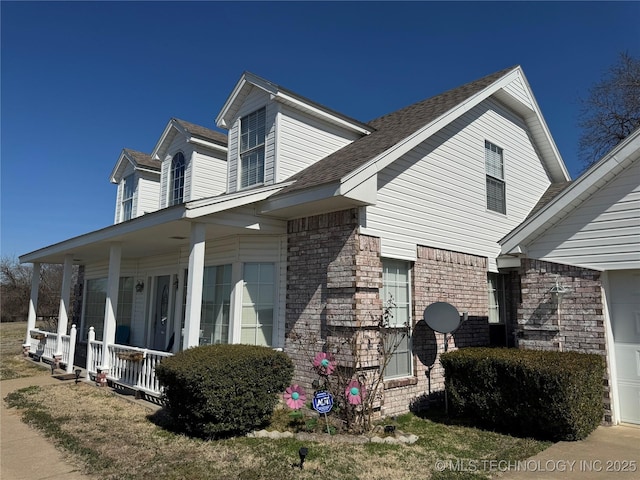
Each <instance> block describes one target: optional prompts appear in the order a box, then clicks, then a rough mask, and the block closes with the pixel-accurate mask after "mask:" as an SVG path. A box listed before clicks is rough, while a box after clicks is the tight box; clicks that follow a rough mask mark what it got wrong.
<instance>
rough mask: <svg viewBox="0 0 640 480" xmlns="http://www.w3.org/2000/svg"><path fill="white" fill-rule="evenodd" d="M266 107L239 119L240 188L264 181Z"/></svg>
mask: <svg viewBox="0 0 640 480" xmlns="http://www.w3.org/2000/svg"><path fill="white" fill-rule="evenodd" d="M265 122H266V108H261V109H260V110H256V111H255V112H253V113H250V114H249V115H247V116H245V117H242V118H241V119H240V188H246V187H250V186H252V185H258V184H261V183H263V182H264V142H265Z"/></svg>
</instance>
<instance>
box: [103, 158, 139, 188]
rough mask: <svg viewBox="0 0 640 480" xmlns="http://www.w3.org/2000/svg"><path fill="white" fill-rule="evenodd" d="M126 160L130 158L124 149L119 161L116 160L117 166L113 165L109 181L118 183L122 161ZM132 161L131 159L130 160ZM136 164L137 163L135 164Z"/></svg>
mask: <svg viewBox="0 0 640 480" xmlns="http://www.w3.org/2000/svg"><path fill="white" fill-rule="evenodd" d="M125 160H129V159H128V157H127V155H126V154H125V153H124V150H123V151H122V152H120V156H119V157H118V161H117V162H116V165H115V167H113V170H112V171H111V175H110V176H109V179H110V180H109V181H110V182H111V183H116V184H117V183H118V181H119V180H118V179H117V176H118V171H119V170H120V167H121V166H122V162H124V161H125ZM129 161H130V162H131V160H129ZM134 166H135V165H134Z"/></svg>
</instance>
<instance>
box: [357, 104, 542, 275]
mask: <svg viewBox="0 0 640 480" xmlns="http://www.w3.org/2000/svg"><path fill="white" fill-rule="evenodd" d="M487 138H488V139H489V140H490V141H491V142H492V143H493V142H495V143H496V144H498V145H501V146H502V148H504V149H505V151H508V152H509V158H510V159H513V160H510V161H509V162H508V163H507V164H505V167H504V176H505V182H506V184H507V185H509V209H508V214H507V215H498V214H496V213H495V212H491V211H488V210H487V205H486V203H487V200H486V182H485V175H486V174H485V156H484V148H483V146H484V141H485V139H487ZM549 184H550V182H549V179H548V177H547V175H546V172H545V170H544V168H543V165H542V163H541V161H540V159H539V158H538V156H537V154H536V150H535V148H534V146H533V145H532V144H531V141H530V139H529V136H528V134H527V129H526V126H525V125H524V122H523V121H522V120H521V119H520V118H519V117H518V116H516V115H514V114H512V113H511V112H510V111H508V110H507V109H506V108H504V107H503V106H502V105H500V104H499V103H497V102H495V101H492V100H485V101H484V102H482V103H480V104H479V105H477V106H476V107H474V108H472V109H471V110H469V111H468V112H466V113H465V114H464V115H462V116H461V117H459V118H458V119H457V120H455V121H454V122H452V123H451V124H449V125H447V126H446V127H445V128H443V129H442V130H440V131H439V132H438V133H436V134H434V135H433V136H432V137H430V138H429V139H428V140H427V141H425V142H423V143H422V144H421V145H419V146H418V147H416V148H414V149H413V150H412V151H410V152H409V153H407V154H405V155H403V156H402V157H401V158H399V159H398V160H396V161H395V162H394V163H392V164H391V165H389V166H388V167H387V168H385V169H383V170H382V171H381V172H380V173H379V174H378V201H377V203H376V205H374V206H370V207H366V228H365V229H364V230H363V233H366V234H369V235H373V236H378V237H380V238H381V250H382V255H383V256H385V257H393V258H404V259H408V260H414V259H415V256H416V245H428V246H431V247H434V248H441V249H444V250H452V251H456V252H463V253H470V254H473V255H478V256H483V257H487V258H488V259H489V269H490V270H491V271H497V265H496V260H495V259H496V257H497V256H498V254H499V253H500V246H499V245H498V243H497V242H498V240H499V239H501V238H502V237H503V236H504V235H506V234H507V233H509V232H510V231H511V230H512V229H513V228H515V227H516V226H517V225H519V224H520V222H522V220H524V218H525V217H526V216H527V215H528V214H529V212H530V211H531V209H532V208H533V206H534V205H535V204H536V203H537V202H538V199H539V198H540V197H541V196H542V194H543V193H544V192H545V191H546V189H547V187H548V186H549Z"/></svg>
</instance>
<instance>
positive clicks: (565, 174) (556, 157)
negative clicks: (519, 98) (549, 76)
mask: <svg viewBox="0 0 640 480" xmlns="http://www.w3.org/2000/svg"><path fill="white" fill-rule="evenodd" d="M518 73H519V75H520V78H521V80H522V83H523V84H524V86H525V87H526V89H527V93H528V94H529V98H530V100H531V103H532V104H533V107H534V110H535V117H534V120H533V121H535V122H536V123H538V125H539V126H540V128H541V129H542V131H543V133H544V137H545V138H544V139H545V141H546V142H547V143H548V145H549V148H551V150H552V152H553V158H552V159H545V163H548V162H549V160H552V161H554V162H555V163H556V165H557V169H559V170H560V172H561V174H562V177H561V178H554V180H555V181H556V182H560V181H565V182H566V181H569V180H571V175H569V171H568V170H567V166H566V165H565V164H564V160H562V156H561V155H560V151H559V150H558V146H557V145H556V142H555V141H554V140H553V137H552V136H551V132H550V130H549V127H548V126H547V122H546V121H545V120H544V117H543V116H542V111H541V110H540V105H538V101H537V100H536V97H535V95H534V94H533V90H532V89H531V85H529V81H528V80H527V77H526V76H525V75H524V72H523V71H522V69H521V68H519V67H518ZM547 167H549V166H547ZM557 169H555V170H557ZM553 170H554V169H551V171H552V172H553Z"/></svg>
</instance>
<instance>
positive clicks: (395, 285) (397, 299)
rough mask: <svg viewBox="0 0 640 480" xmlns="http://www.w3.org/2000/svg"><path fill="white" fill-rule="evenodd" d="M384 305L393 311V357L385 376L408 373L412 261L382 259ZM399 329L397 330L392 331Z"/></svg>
mask: <svg viewBox="0 0 640 480" xmlns="http://www.w3.org/2000/svg"><path fill="white" fill-rule="evenodd" d="M380 296H381V300H382V302H383V306H384V307H387V308H388V309H389V311H390V313H391V315H392V317H391V318H390V319H389V326H390V327H392V329H391V330H390V332H391V333H388V334H387V335H388V338H387V342H388V343H387V345H389V346H390V348H391V349H392V351H391V352H390V353H391V357H390V359H389V363H387V367H386V369H385V371H384V377H385V379H392V378H399V377H407V376H410V375H411V373H412V370H413V369H412V366H413V362H412V355H411V338H410V336H409V327H410V326H411V268H410V264H409V262H404V261H398V260H391V259H386V258H384V259H382V289H381V291H380ZM393 329H397V331H395V332H394V331H393Z"/></svg>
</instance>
